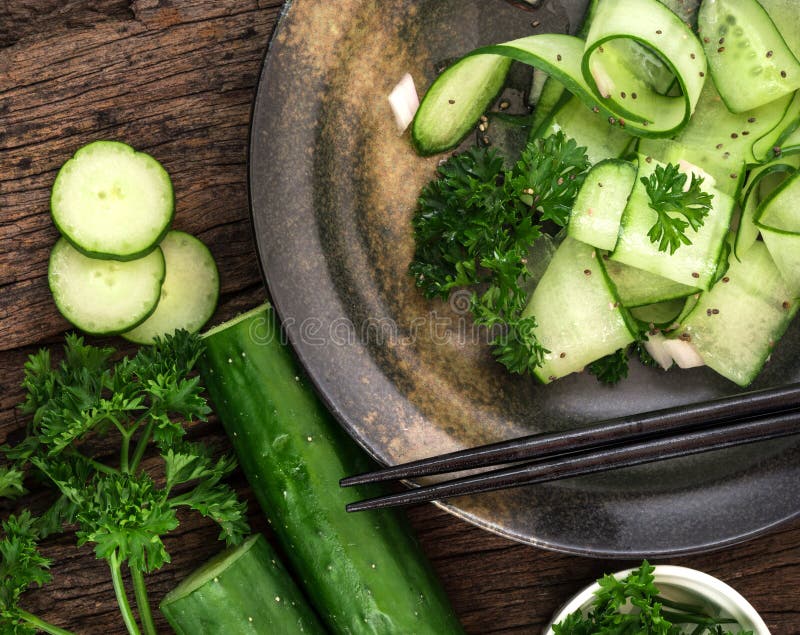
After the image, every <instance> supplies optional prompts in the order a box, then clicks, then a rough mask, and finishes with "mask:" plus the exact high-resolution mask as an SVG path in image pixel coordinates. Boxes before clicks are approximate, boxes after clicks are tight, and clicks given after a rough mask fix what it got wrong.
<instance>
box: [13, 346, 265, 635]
mask: <svg viewBox="0 0 800 635" xmlns="http://www.w3.org/2000/svg"><path fill="white" fill-rule="evenodd" d="M202 350H203V344H202V341H201V340H200V339H199V337H198V336H196V335H190V334H189V333H187V332H185V331H178V332H176V333H175V334H174V335H172V336H167V337H166V338H164V339H163V340H159V341H158V342H157V343H156V344H155V345H153V346H152V347H146V348H141V349H140V350H139V352H138V353H137V354H136V355H135V356H133V357H123V358H121V359H119V360H117V361H114V353H115V351H114V350H113V349H111V348H99V347H95V346H91V345H88V344H86V343H84V341H83V339H82V338H80V337H78V336H75V335H68V336H67V338H66V345H65V347H64V358H63V360H62V361H61V362H60V363H58V364H56V365H54V364H53V363H52V360H51V357H50V353H49V352H48V351H47V350H42V351H40V352H39V353H37V354H35V355H32V356H31V357H30V359H29V361H28V363H27V364H26V365H25V378H24V381H23V387H24V388H25V390H26V398H25V402H24V403H23V404H22V406H21V408H22V411H23V412H24V413H26V414H29V415H31V420H30V423H29V425H28V430H27V435H26V436H25V438H24V439H23V440H22V441H21V442H20V443H18V444H17V445H15V446H14V447H11V448H5V454H6V456H7V458H9V459H10V460H11V462H12V463H11V466H9V467H7V468H5V469H3V470H0V492H1V493H5V494H12V495H14V494H19V493H21V492H22V491H23V490H22V475H23V473H24V472H30V473H32V474H35V475H37V476H38V478H41V479H44V481H45V482H47V483H49V484H50V485H52V486H53V487H54V488H55V490H56V491H57V492H58V495H59V498H58V500H57V501H56V503H55V504H54V505H53V506H52V507H51V508H50V509H49V510H47V511H46V512H45V513H44V514H43V515H42V516H41V517H40V518H38V519H35V520H34V519H33V517H32V516H30V514H29V513H28V512H23V513H22V514H21V515H19V516H17V517H13V516H12V517H11V518H9V519H8V520H7V521H6V522H5V523H4V524H3V530H4V531H3V533H4V535H3V538H2V540H0V557H1V558H2V561H0V573H2V574H3V575H2V579H0V600H2V606H0V626H9V627H13V628H14V629H17V630H16V631H10V632H20V633H25V632H34V630H32V629H33V627H37V628H43V629H45V630H47V631H48V632H54V633H59V634H61V635H63V634H64V633H66V631H63V630H62V629H57V628H56V627H52V626H51V625H46V627H45V626H43V625H42V622H41V620H39V619H38V618H36V617H35V616H32V615H30V614H28V613H26V612H25V611H24V610H22V609H21V608H20V607H19V606H18V601H19V599H20V596H21V595H22V593H23V592H24V591H25V589H27V588H28V587H29V586H31V585H37V584H38V585H41V584H43V583H45V582H47V581H49V573H48V572H47V568H48V566H49V561H48V560H46V559H44V558H42V557H41V556H40V555H38V551H37V550H36V543H37V542H38V540H40V539H41V538H43V537H45V536H46V535H47V534H49V533H52V532H55V531H60V530H61V529H62V527H63V525H64V524H65V523H74V524H75V525H76V538H77V541H78V545H82V544H92V545H94V550H95V554H96V556H97V557H98V558H101V559H105V560H106V561H107V562H108V564H109V568H110V571H111V578H112V582H113V585H114V589H115V592H116V597H117V601H118V603H119V605H120V611H121V613H122V617H123V620H124V622H125V624H126V627H127V628H128V631H129V632H130V633H139V632H140V631H139V627H138V624H137V623H136V619H135V617H134V615H133V612H132V610H131V607H130V605H129V603H128V600H127V596H126V593H125V589H124V585H123V579H122V571H123V566H127V568H128V569H129V570H130V573H131V579H132V581H133V587H134V595H135V597H136V603H137V607H138V609H139V615H140V618H141V622H142V626H143V629H144V632H145V633H147V634H148V635H152V634H154V633H155V632H156V631H155V626H154V624H153V619H152V615H151V613H150V607H149V602H148V599H147V591H146V588H145V583H144V574H145V573H149V572H151V571H154V570H156V569H158V568H160V567H162V566H163V565H164V564H165V563H167V562H169V561H170V557H169V553H168V552H167V550H166V547H165V545H164V543H163V541H162V536H164V535H165V534H167V533H169V532H170V531H172V530H173V529H175V528H176V527H177V526H178V518H177V515H176V510H177V509H178V508H179V507H186V508H189V509H193V510H195V511H197V512H199V513H200V514H202V515H203V516H206V517H209V518H211V519H212V520H214V522H216V523H217V524H218V525H219V527H220V539H223V540H225V541H226V542H227V543H229V544H237V543H239V542H241V540H242V538H243V537H244V535H245V534H246V533H247V532H248V531H249V529H248V526H247V522H246V506H245V504H244V503H243V502H242V501H240V500H239V499H238V497H237V495H236V493H235V492H234V491H233V489H232V488H231V487H230V486H229V485H227V484H226V483H224V482H223V479H224V478H225V477H226V476H227V475H228V474H230V473H231V471H233V469H234V468H235V466H236V463H235V461H234V459H233V458H231V457H230V456H227V455H224V456H221V457H216V458H215V456H214V455H213V453H212V451H211V449H210V448H208V447H206V446H204V445H202V444H199V443H191V442H188V441H186V439H185V436H186V428H185V426H184V424H185V423H187V422H188V423H191V422H194V421H201V420H205V419H206V417H207V415H208V414H209V413H210V408H209V407H208V404H207V402H206V399H205V397H204V396H203V394H202V392H203V387H202V386H201V385H200V381H199V377H198V376H197V375H196V374H194V373H193V369H194V366H195V364H196V362H197V360H198V358H199V356H200V354H201V353H202ZM109 441H115V442H117V443H118V447H119V454H118V457H117V458H116V459H111V460H105V459H101V458H98V457H97V456H95V455H94V453H93V451H92V450H93V448H96V447H98V448H101V449H104V451H103V452H102V453H100V454H102V456H106V454H107V448H108V443H109ZM148 453H149V455H155V456H153V457H152V458H153V459H160V460H151V456H149V455H148ZM145 459H147V460H145ZM159 463H160V466H159ZM25 629H29V630H25ZM3 632H5V631H3Z"/></svg>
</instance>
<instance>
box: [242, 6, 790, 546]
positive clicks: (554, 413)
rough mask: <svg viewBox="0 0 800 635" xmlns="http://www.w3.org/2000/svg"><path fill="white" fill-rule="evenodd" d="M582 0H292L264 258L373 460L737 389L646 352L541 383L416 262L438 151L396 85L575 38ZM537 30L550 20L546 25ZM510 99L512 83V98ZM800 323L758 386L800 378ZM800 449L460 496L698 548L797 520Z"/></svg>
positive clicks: (497, 514) (255, 162)
mask: <svg viewBox="0 0 800 635" xmlns="http://www.w3.org/2000/svg"><path fill="white" fill-rule="evenodd" d="M583 4H584V3H583V2H577V1H575V2H566V1H565V2H557V1H556V0H546V1H545V2H544V3H543V4H542V6H541V7H540V8H538V9H536V10H535V11H531V10H530V7H528V9H527V10H526V9H525V8H523V7H524V6H525V4H524V3H522V2H516V3H512V2H507V1H506V0H394V1H392V2H376V1H375V0H336V1H335V2H327V1H325V0H295V1H294V2H293V3H291V4H290V5H288V8H287V10H286V12H285V14H284V16H283V18H282V20H281V22H280V25H279V26H278V29H277V31H276V34H275V36H274V38H273V40H272V42H271V45H270V49H269V53H268V55H267V58H266V61H265V64H264V68H263V73H262V76H261V83H260V87H259V90H258V95H257V97H256V102H255V108H254V111H253V122H252V138H251V147H250V188H251V200H252V212H253V224H254V228H255V235H256V240H257V242H258V248H259V254H260V258H261V266H262V269H263V271H264V274H265V276H266V279H267V283H268V285H269V291H270V294H271V296H272V299H273V301H274V304H275V306H276V308H277V310H278V313H279V315H280V317H281V318H282V320H283V323H284V325H285V329H286V332H287V333H288V336H289V338H290V340H291V343H292V344H293V346H294V348H295V350H296V352H297V354H298V355H299V357H300V359H301V361H302V363H303V365H304V366H305V368H306V370H307V371H308V373H309V374H310V376H311V378H312V379H313V381H314V383H315V384H316V386H317V388H318V389H319V392H320V393H321V395H322V396H323V398H324V399H325V401H326V403H327V405H328V406H329V407H330V409H331V410H332V411H333V412H334V413H335V415H336V417H337V418H338V419H339V421H340V422H341V423H342V425H343V426H344V427H345V428H346V429H347V430H348V431H349V432H350V433H351V434H352V436H353V437H355V438H356V439H357V440H358V441H359V443H361V444H362V445H363V446H364V447H365V448H366V449H367V450H368V451H369V452H370V453H371V454H372V455H373V456H374V457H375V458H376V459H378V460H380V461H382V462H384V463H397V462H400V461H407V460H411V459H418V458H421V457H423V456H427V455H431V454H437V453H441V452H445V451H450V450H455V449H459V448H463V447H466V446H472V445H477V444H481V443H488V442H491V441H497V440H499V439H505V438H510V437H515V436H520V435H523V434H529V433H532V432H537V431H545V430H554V429H558V428H563V427H570V426H577V425H580V424H583V423H585V422H590V421H596V420H598V419H603V418H608V417H613V416H617V415H622V414H626V413H634V412H639V411H646V410H652V409H655V408H661V407H666V406H671V405H676V404H684V403H690V402H694V401H698V400H702V399H708V398H712V397H715V396H718V395H725V394H731V393H734V392H736V390H737V389H736V387H735V386H734V385H733V384H731V383H729V382H727V381H726V380H725V379H722V378H721V377H719V376H717V375H715V374H714V373H713V372H711V371H708V370H706V369H695V370H691V371H671V372H669V373H663V372H660V371H656V370H650V369H645V368H643V367H640V366H639V365H638V364H636V363H634V364H632V371H631V377H630V378H629V379H628V380H627V381H625V382H624V383H622V384H621V385H619V386H618V387H615V388H608V387H605V386H602V385H600V384H598V383H597V381H596V380H595V379H594V378H593V377H590V376H587V375H574V376H571V377H569V378H566V379H564V380H561V381H558V382H556V383H555V384H553V385H550V386H547V387H543V386H539V385H537V384H536V383H535V382H534V380H533V379H531V378H522V377H513V376H511V375H509V374H507V373H506V372H504V370H503V369H502V368H501V367H500V366H498V365H497V364H495V363H494V362H493V361H492V357H491V355H490V353H489V350H488V348H487V347H486V346H485V344H484V343H482V342H481V341H479V340H480V339H481V338H480V335H479V334H473V331H472V328H471V322H470V320H469V316H468V314H467V311H466V306H465V302H464V301H465V300H466V298H463V297H459V296H458V295H456V297H455V298H454V299H453V301H452V302H450V303H441V302H428V301H426V300H424V299H423V298H422V297H421V296H420V294H419V293H417V291H416V290H415V288H414V286H413V284H412V281H411V279H410V278H409V276H408V275H407V274H406V269H407V266H408V263H409V260H410V258H411V254H412V249H413V243H412V239H411V229H410V218H411V214H412V211H413V209H414V205H415V199H416V197H417V195H418V193H419V189H420V187H421V185H422V184H423V183H425V182H426V181H427V180H429V179H430V178H431V177H432V175H433V173H434V170H435V167H436V163H437V159H436V158H431V159H421V158H419V157H417V156H416V155H415V154H414V152H413V151H412V149H411V147H410V144H409V141H408V137H407V135H400V134H398V132H397V130H396V128H395V123H394V120H393V117H392V113H391V111H390V109H389V105H388V103H387V100H386V97H387V95H388V94H389V92H390V91H391V89H392V87H393V86H394V85H395V83H396V82H397V81H398V80H399V79H400V78H401V77H402V75H403V74H404V73H405V72H407V71H408V72H410V73H411V74H412V75H413V77H414V79H415V80H416V82H417V86H418V87H419V89H420V91H422V90H424V89H425V88H426V87H427V86H428V85H429V83H430V82H431V81H432V79H433V77H434V76H435V74H436V71H437V68H438V67H440V66H441V64H442V63H443V62H446V61H447V60H450V59H452V58H454V57H457V56H459V55H461V54H463V53H465V52H467V51H469V50H470V49H472V48H474V47H476V46H479V45H483V44H489V43H492V42H498V41H503V40H506V39H510V38H514V37H519V36H523V35H528V34H531V33H534V32H539V31H542V32H543V31H545V30H549V31H553V32H567V31H570V30H572V31H574V30H575V28H576V25H577V23H578V22H579V20H580V16H581V13H582V8H583ZM534 22H536V23H537V26H536V27H534V26H533V23H534ZM512 97H513V95H512ZM798 341H800V340H799V339H798V329H797V328H795V329H794V330H792V331H791V332H790V333H789V334H788V335H787V336H786V337H785V340H784V342H782V343H781V346H780V347H779V349H778V350H777V351H776V353H775V355H774V356H773V358H772V360H771V362H770V364H769V365H768V367H767V369H766V370H765V371H764V373H763V374H762V376H761V377H760V378H759V380H758V382H757V385H756V386H755V387H765V386H771V385H777V384H781V383H785V382H787V381H790V380H797V379H800V363H799V362H798V352H800V351H799V350H798V349H799V348H800V347H798ZM798 458H800V444H798V442H797V441H794V440H792V441H780V442H772V443H769V444H761V445H758V446H750V447H747V448H744V449H736V450H731V451H725V452H717V453H714V454H709V455H705V456H698V457H694V458H687V459H679V460H672V461H669V462H664V463H660V464H653V465H650V466H641V467H638V468H635V469H628V470H624V471H618V472H614V473H608V474H605V475H602V476H593V477H586V478H580V479H573V480H569V481H564V482H560V483H554V484H548V485H541V486H533V487H526V488H520V489H516V490H509V491H504V492H499V493H495V494H488V495H482V496H478V497H472V498H462V499H457V500H452V501H449V502H448V504H446V505H445V507H446V508H447V509H449V510H450V511H451V512H453V513H454V514H456V515H458V516H460V517H462V518H465V519H467V520H469V521H471V522H473V523H475V524H477V525H480V526H482V527H485V528H486V529H489V530H491V531H494V532H497V533H499V534H502V535H505V536H508V537H510V538H514V539H516V540H520V541H523V542H527V543H530V544H534V545H537V546H541V547H546V548H550V549H556V550H561V551H567V552H573V553H582V554H590V555H602V556H630V557H639V556H642V555H649V556H652V555H657V554H667V553H672V554H675V553H687V552H696V551H702V550H706V549H710V548H715V547H720V546H723V545H727V544H731V543H735V542H738V541H741V540H745V539H747V538H749V537H752V536H754V535H756V534H758V533H760V532H763V531H765V530H767V529H769V528H770V527H773V526H774V525H776V524H778V523H780V522H782V521H785V520H787V519H789V518H792V517H794V516H796V515H797V512H798V500H800V461H798Z"/></svg>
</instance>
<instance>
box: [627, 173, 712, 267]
mask: <svg viewBox="0 0 800 635" xmlns="http://www.w3.org/2000/svg"><path fill="white" fill-rule="evenodd" d="M687 178H688V177H687V176H686V174H684V173H683V172H681V171H680V170H679V169H678V166H677V165H674V164H673V163H668V164H667V165H666V166H662V165H658V166H656V169H655V170H654V171H653V173H652V174H650V176H647V177H644V176H643V177H641V179H640V180H641V182H642V183H643V184H644V187H645V190H646V191H647V196H648V198H649V199H650V207H651V209H653V211H655V212H656V214H657V215H658V218H657V219H656V222H655V224H654V225H653V226H652V227H651V228H650V231H649V232H648V233H647V235H648V237H649V238H650V242H653V243H658V249H659V251H667V250H669V253H670V254H674V253H675V251H677V249H678V248H679V247H680V246H681V245H691V244H692V241H691V239H690V238H689V237H688V236H687V235H686V230H687V229H688V228H689V227H691V228H692V230H694V231H695V232H696V231H697V230H698V229H700V227H702V226H703V224H704V223H705V218H706V216H707V215H708V212H709V211H710V210H711V200H712V199H713V195H712V194H709V193H708V192H704V191H703V190H701V189H700V186H701V185H702V183H703V178H702V177H698V176H697V175H696V174H692V180H691V183H690V184H689V187H688V188H685V186H686V180H687ZM676 214H679V215H681V216H683V218H680V217H678V216H676ZM684 219H685V220H684Z"/></svg>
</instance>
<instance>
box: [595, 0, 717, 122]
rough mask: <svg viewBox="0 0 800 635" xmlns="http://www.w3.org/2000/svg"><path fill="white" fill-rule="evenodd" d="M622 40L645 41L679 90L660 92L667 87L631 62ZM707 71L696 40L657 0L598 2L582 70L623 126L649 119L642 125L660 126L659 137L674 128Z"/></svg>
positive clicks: (686, 114) (686, 115)
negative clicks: (674, 93)
mask: <svg viewBox="0 0 800 635" xmlns="http://www.w3.org/2000/svg"><path fill="white" fill-rule="evenodd" d="M625 40H635V41H637V42H638V43H641V44H644V45H645V46H646V47H647V48H646V49H643V50H644V51H646V52H647V53H648V54H653V55H655V56H657V57H658V58H659V59H660V60H661V62H662V63H663V65H664V66H666V68H667V69H668V70H669V71H670V72H671V74H672V75H674V76H675V78H676V79H677V81H678V84H679V85H680V87H681V93H682V94H681V95H680V96H678V97H670V96H667V95H664V94H662V92H659V91H661V90H663V89H664V87H665V86H663V85H661V86H659V85H658V83H657V80H656V79H655V78H654V77H648V76H647V75H642V72H641V66H639V67H636V68H633V67H631V66H629V61H628V54H629V52H630V44H621V43H620V42H623V41H625ZM705 71H706V60H705V56H704V55H703V49H702V46H701V45H700V42H699V41H698V39H697V38H696V37H695V35H694V34H693V33H692V31H691V29H690V28H689V27H688V26H687V25H686V24H685V23H684V22H682V21H681V19H680V18H679V17H678V16H677V15H675V14H674V13H673V12H672V11H670V10H669V9H668V8H667V7H665V6H664V5H662V4H661V3H659V2H657V1H656V0H636V1H633V0H605V1H604V2H603V3H601V4H600V6H599V7H598V9H597V11H596V13H595V15H594V17H593V19H592V25H591V28H590V29H589V33H588V35H587V37H586V50H585V53H584V56H583V58H582V72H583V76H584V79H585V81H586V82H587V84H589V85H590V86H591V87H592V90H593V92H594V94H595V96H596V97H597V98H599V99H601V100H603V103H604V105H605V106H606V107H607V108H610V109H611V110H613V111H615V112H616V113H617V115H618V117H617V118H619V117H624V118H625V121H626V122H627V123H626V128H627V127H628V126H629V125H630V123H631V122H637V123H644V122H648V123H647V125H646V126H642V127H643V129H645V130H646V129H647V128H648V127H650V126H652V125H654V124H655V125H656V127H657V128H659V129H660V130H661V133H660V134H659V135H658V136H666V135H669V134H671V133H674V132H677V131H678V130H679V129H680V128H682V127H683V126H684V125H685V124H686V122H687V121H688V120H689V117H690V116H691V113H692V112H693V111H694V109H695V106H696V104H697V100H698V99H699V97H700V92H701V90H702V88H703V83H704V81H705ZM634 95H636V97H635V98H634ZM637 127H638V126H637ZM648 136H650V135H648ZM652 136H656V135H652Z"/></svg>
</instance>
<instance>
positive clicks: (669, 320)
mask: <svg viewBox="0 0 800 635" xmlns="http://www.w3.org/2000/svg"><path fill="white" fill-rule="evenodd" d="M684 306H686V299H685V298H678V299H676V300H667V301H666V302H659V303H657V304H648V305H647V306H639V307H634V308H633V309H631V315H632V316H633V317H634V318H635V319H636V320H638V321H639V322H641V323H642V324H643V325H644V326H645V328H653V327H655V328H660V329H666V328H668V327H670V326H672V325H673V324H675V322H676V321H677V319H678V316H679V315H680V314H681V312H682V311H683V308H684Z"/></svg>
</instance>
